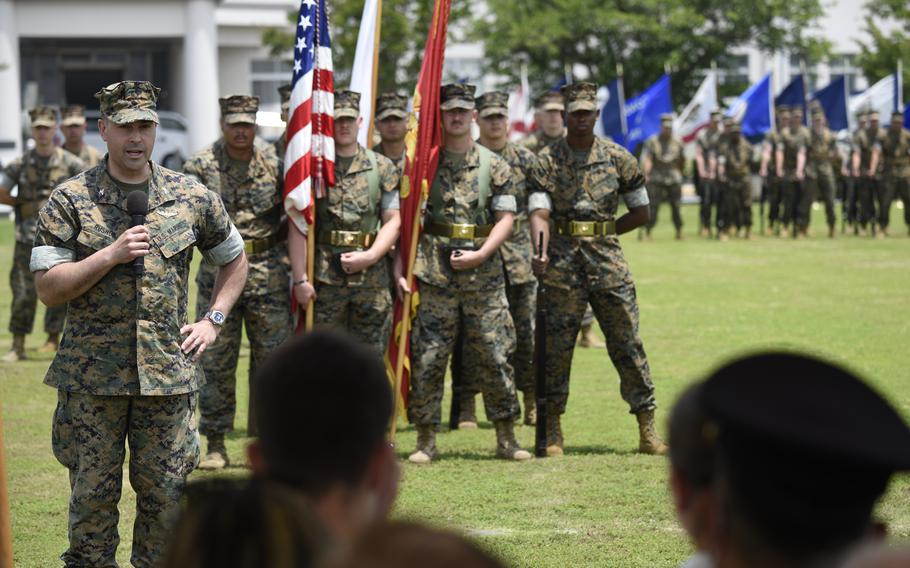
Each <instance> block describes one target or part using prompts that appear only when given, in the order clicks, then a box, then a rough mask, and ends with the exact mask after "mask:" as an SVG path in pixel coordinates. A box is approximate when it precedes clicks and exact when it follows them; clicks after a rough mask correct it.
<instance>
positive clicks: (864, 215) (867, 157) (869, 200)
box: [854, 125, 890, 229]
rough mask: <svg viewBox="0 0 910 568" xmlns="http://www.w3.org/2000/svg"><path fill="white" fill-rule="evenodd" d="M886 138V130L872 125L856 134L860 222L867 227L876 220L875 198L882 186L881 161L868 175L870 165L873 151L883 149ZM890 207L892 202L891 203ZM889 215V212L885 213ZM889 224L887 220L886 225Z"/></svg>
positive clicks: (855, 146)
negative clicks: (870, 174)
mask: <svg viewBox="0 0 910 568" xmlns="http://www.w3.org/2000/svg"><path fill="white" fill-rule="evenodd" d="M884 138H885V131H884V130H883V129H881V128H872V127H871V125H870V126H869V127H868V128H866V129H865V130H860V131H859V132H858V133H857V134H856V138H855V139H854V148H855V151H856V152H859V158H860V162H859V170H860V174H859V175H860V178H859V179H858V180H857V182H858V185H859V188H858V192H857V193H858V194H859V209H860V213H859V224H860V226H861V227H862V228H863V229H865V228H866V226H867V225H868V224H869V222H870V221H873V222H874V221H876V215H875V205H876V204H875V200H876V198H877V197H879V196H880V192H881V189H880V186H881V183H880V181H881V179H880V175H879V174H880V173H881V161H879V167H878V169H877V170H876V171H875V172H873V175H872V176H869V175H868V172H869V166H870V164H871V160H872V152H873V151H881V148H882V141H883V140H884ZM878 205H879V207H880V208H881V202H879V204H878ZM889 209H890V204H889ZM885 215H887V213H885ZM881 219H882V212H881V211H879V216H878V220H879V222H881ZM883 226H887V221H885V225H883Z"/></svg>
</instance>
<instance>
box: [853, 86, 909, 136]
mask: <svg viewBox="0 0 910 568" xmlns="http://www.w3.org/2000/svg"><path fill="white" fill-rule="evenodd" d="M895 109H897V81H896V80H895V76H894V75H888V76H887V77H885V78H884V79H882V80H881V81H879V82H878V83H876V84H874V85H872V86H871V87H869V88H868V89H866V90H865V91H863V92H862V93H860V94H858V95H856V96H855V97H850V116H849V117H848V120H849V121H850V129H851V130H853V129H854V128H856V113H857V111H860V110H877V111H878V114H879V119H880V120H882V121H888V120H890V119H891V113H892V112H894V110H895ZM883 123H884V122H883Z"/></svg>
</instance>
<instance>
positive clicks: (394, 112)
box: [376, 108, 408, 120]
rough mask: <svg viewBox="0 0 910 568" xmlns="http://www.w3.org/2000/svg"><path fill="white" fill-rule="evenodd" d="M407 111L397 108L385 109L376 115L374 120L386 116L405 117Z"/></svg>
mask: <svg viewBox="0 0 910 568" xmlns="http://www.w3.org/2000/svg"><path fill="white" fill-rule="evenodd" d="M407 117H408V113H407V111H403V110H401V109H397V108H389V109H386V110H384V111H382V112H380V113H379V114H377V115H376V120H385V119H386V118H407Z"/></svg>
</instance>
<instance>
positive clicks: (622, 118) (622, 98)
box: [614, 63, 629, 146]
mask: <svg viewBox="0 0 910 568" xmlns="http://www.w3.org/2000/svg"><path fill="white" fill-rule="evenodd" d="M616 77H617V78H618V79H619V81H617V83H616V92H617V94H619V125H620V128H621V129H622V145H623V146H625V144H626V136H627V135H628V134H629V125H628V123H627V122H626V89H625V87H624V86H623V83H624V80H623V76H622V63H617V64H616ZM614 142H615V140H614Z"/></svg>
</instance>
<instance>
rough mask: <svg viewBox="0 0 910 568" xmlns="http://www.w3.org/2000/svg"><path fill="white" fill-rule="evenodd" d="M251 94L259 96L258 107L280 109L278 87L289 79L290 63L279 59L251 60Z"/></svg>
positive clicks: (268, 109) (275, 110)
mask: <svg viewBox="0 0 910 568" xmlns="http://www.w3.org/2000/svg"><path fill="white" fill-rule="evenodd" d="M251 78H252V81H253V94H254V95H256V96H257V97H259V108H260V109H262V110H265V111H272V112H278V111H280V110H281V97H280V96H279V95H278V87H280V86H281V85H286V84H287V83H288V82H289V81H290V80H291V63H290V62H289V61H283V60H280V59H256V60H253V62H252V73H251Z"/></svg>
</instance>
